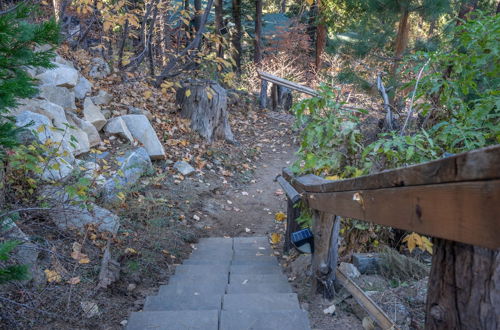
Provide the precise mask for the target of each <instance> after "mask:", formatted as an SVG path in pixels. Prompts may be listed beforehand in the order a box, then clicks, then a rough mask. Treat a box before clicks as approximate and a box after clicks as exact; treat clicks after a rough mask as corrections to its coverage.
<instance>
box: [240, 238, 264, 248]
mask: <svg viewBox="0 0 500 330" xmlns="http://www.w3.org/2000/svg"><path fill="white" fill-rule="evenodd" d="M248 243H251V244H266V243H267V244H269V239H268V238H267V237H266V236H253V237H235V238H234V239H233V245H234V246H235V247H236V246H237V245H240V244H248Z"/></svg>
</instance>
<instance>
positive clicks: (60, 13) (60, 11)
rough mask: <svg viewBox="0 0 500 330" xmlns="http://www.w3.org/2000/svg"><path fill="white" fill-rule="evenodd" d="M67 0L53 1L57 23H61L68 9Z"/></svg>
mask: <svg viewBox="0 0 500 330" xmlns="http://www.w3.org/2000/svg"><path fill="white" fill-rule="evenodd" d="M66 2H67V1H65V0H52V4H53V6H54V18H55V19H56V22H57V23H61V22H62V19H63V17H64V9H65V8H66V5H67V3H66Z"/></svg>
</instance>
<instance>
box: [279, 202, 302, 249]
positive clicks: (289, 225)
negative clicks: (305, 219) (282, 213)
mask: <svg viewBox="0 0 500 330" xmlns="http://www.w3.org/2000/svg"><path fill="white" fill-rule="evenodd" d="M298 217H300V207H295V205H293V203H292V201H291V200H290V199H289V198H288V199H287V209H286V233H285V245H284V246H283V250H284V252H285V253H288V252H289V251H290V250H291V249H292V248H293V245H292V239H291V238H292V233H294V232H296V231H298V230H300V226H299V224H298V223H297V219H298Z"/></svg>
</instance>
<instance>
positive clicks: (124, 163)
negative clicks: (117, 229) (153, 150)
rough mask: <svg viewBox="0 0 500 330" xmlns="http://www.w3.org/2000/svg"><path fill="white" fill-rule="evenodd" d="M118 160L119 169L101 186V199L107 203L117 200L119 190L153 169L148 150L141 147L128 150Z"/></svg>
mask: <svg viewBox="0 0 500 330" xmlns="http://www.w3.org/2000/svg"><path fill="white" fill-rule="evenodd" d="M118 161H119V162H121V165H120V169H119V170H118V171H117V173H116V174H115V175H113V176H112V177H111V178H109V179H108V180H107V181H106V183H105V184H104V187H103V193H102V197H103V200H104V202H106V203H109V204H114V203H116V202H118V201H119V198H118V194H119V193H120V192H123V191H126V190H127V189H128V188H130V187H131V186H133V185H134V184H135V183H136V182H137V180H139V178H140V177H141V176H143V175H144V174H146V173H147V172H148V171H152V169H153V165H152V164H151V160H150V158H149V155H148V152H147V151H146V149H144V148H142V147H141V148H137V149H135V150H132V151H130V152H129V153H127V154H126V155H125V157H123V158H118Z"/></svg>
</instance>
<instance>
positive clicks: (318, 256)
mask: <svg viewBox="0 0 500 330" xmlns="http://www.w3.org/2000/svg"><path fill="white" fill-rule="evenodd" d="M334 219H335V216H334V215H332V214H328V213H325V212H317V211H314V212H313V225H312V232H313V235H314V254H313V258H312V264H311V270H312V274H313V278H314V279H315V280H313V286H312V290H313V293H316V292H321V293H325V290H328V288H327V287H326V286H325V279H326V278H327V277H328V273H329V268H328V264H329V262H328V261H329V260H328V256H329V252H330V241H331V235H332V231H333V226H334ZM326 295H327V296H328V295H329V293H328V292H326Z"/></svg>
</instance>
